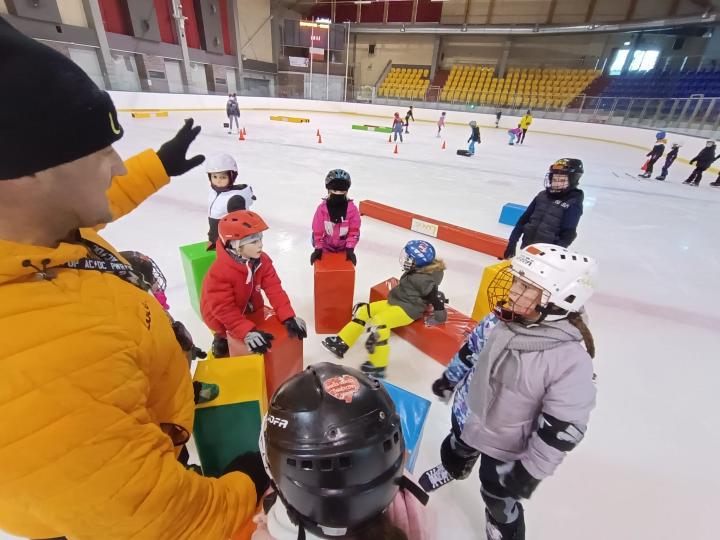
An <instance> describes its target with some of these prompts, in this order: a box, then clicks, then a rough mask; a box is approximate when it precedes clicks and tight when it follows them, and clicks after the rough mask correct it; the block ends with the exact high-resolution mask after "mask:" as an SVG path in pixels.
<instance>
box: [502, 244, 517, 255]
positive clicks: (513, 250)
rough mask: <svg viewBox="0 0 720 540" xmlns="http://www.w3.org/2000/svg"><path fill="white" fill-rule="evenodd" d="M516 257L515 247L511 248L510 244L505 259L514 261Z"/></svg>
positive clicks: (506, 249)
mask: <svg viewBox="0 0 720 540" xmlns="http://www.w3.org/2000/svg"><path fill="white" fill-rule="evenodd" d="M514 256H515V246H511V245H510V244H508V247H506V248H505V253H503V259H512V258H513V257H514Z"/></svg>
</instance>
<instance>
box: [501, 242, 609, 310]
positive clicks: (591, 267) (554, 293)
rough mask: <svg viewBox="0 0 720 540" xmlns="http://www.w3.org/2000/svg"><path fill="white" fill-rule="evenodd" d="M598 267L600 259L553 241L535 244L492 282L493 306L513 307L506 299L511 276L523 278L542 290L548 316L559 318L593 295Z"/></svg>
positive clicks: (526, 249)
mask: <svg viewBox="0 0 720 540" xmlns="http://www.w3.org/2000/svg"><path fill="white" fill-rule="evenodd" d="M597 270H598V263H597V261H596V260H595V259H593V258H592V257H588V256H587V255H582V254H580V253H576V252H573V251H570V250H568V249H566V248H563V247H560V246H555V245H552V244H532V245H530V246H527V247H525V248H523V249H522V250H521V251H520V253H518V254H517V255H516V256H515V257H513V259H512V261H511V266H510V267H509V268H506V269H504V270H503V271H501V272H500V273H499V274H498V276H497V277H496V278H495V279H494V280H493V282H491V284H490V286H489V287H488V296H489V299H490V302H491V305H492V306H498V307H499V308H500V309H502V310H507V309H508V308H510V307H511V306H508V305H507V302H508V300H507V299H508V293H509V290H510V286H511V285H512V279H514V278H518V279H521V280H523V281H525V282H526V283H529V284H531V285H534V286H535V287H538V288H540V289H542V290H543V294H542V299H541V302H540V306H539V307H540V310H541V311H542V312H544V313H546V315H545V317H544V318H545V320H548V321H553V320H559V319H563V318H565V317H566V316H567V313H569V312H578V311H580V310H581V308H582V307H583V306H584V305H585V303H586V302H587V301H588V300H589V299H590V297H591V296H592V294H593V292H594V291H595V276H596V274H597ZM503 274H504V275H503ZM508 274H509V275H508ZM511 278H512V279H511ZM553 308H556V309H553ZM557 310H560V311H561V312H560V313H557V312H556V311H557Z"/></svg>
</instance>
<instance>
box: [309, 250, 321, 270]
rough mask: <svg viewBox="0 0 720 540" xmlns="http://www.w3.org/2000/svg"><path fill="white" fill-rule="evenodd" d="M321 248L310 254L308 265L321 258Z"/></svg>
mask: <svg viewBox="0 0 720 540" xmlns="http://www.w3.org/2000/svg"><path fill="white" fill-rule="evenodd" d="M322 253H323V252H322V249H316V250H315V251H313V252H312V253H311V254H310V266H312V265H313V264H315V261H319V260H320V259H322Z"/></svg>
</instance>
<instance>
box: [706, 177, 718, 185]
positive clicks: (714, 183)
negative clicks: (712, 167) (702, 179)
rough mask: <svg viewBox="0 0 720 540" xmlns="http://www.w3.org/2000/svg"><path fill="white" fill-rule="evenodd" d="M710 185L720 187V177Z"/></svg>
mask: <svg viewBox="0 0 720 540" xmlns="http://www.w3.org/2000/svg"><path fill="white" fill-rule="evenodd" d="M708 185H709V186H712V187H720V178H718V179H717V180H715V181H714V182H710V183H709V184H708Z"/></svg>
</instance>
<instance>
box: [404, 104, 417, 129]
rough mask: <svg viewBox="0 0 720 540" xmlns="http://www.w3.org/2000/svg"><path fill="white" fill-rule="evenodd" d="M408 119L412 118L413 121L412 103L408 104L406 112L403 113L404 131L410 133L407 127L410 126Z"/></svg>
mask: <svg viewBox="0 0 720 540" xmlns="http://www.w3.org/2000/svg"><path fill="white" fill-rule="evenodd" d="M410 119H412V121H413V122H414V121H415V117H414V116H413V108H412V105H410V108H409V109H408V112H406V113H405V133H410V132H409V131H408V128H409V127H410Z"/></svg>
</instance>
